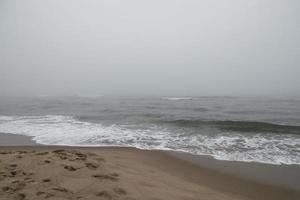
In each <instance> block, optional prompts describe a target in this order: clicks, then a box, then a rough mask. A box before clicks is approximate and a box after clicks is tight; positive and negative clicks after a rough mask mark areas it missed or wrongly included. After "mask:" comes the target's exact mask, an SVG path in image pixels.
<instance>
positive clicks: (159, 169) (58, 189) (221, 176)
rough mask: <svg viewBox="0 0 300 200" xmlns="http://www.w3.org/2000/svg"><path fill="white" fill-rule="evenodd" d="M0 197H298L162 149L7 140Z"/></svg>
mask: <svg viewBox="0 0 300 200" xmlns="http://www.w3.org/2000/svg"><path fill="white" fill-rule="evenodd" d="M20 137H23V136H20ZM0 140H1V136H0ZM202 162H204V161H202ZM220 162H222V161H220ZM214 164H215V163H214ZM0 199H1V200H2V199H3V200H4V199H16V200H22V199H127V200H135V199H149V200H165V199H170V200H171V199H172V200H173V199H174V200H176V199H183V200H193V199H195V200H199V199H207V200H209V199H213V200H215V199H222V200H227V199H228V200H229V199H267V200H268V199H270V200H271V199H272V200H276V199H300V191H296V190H290V189H285V188H282V187H277V186H270V185H266V184H262V183H257V182H255V181H249V180H246V179H244V178H241V177H240V176H235V175H232V174H230V173H225V172H224V171H222V170H218V169H215V168H212V167H210V166H201V165H200V166H199V165H198V164H196V163H194V162H191V161H190V160H186V159H182V158H178V156H174V155H170V153H168V152H163V151H147V150H138V149H135V148H120V147H95V148H94V147H93V148H81V147H62V146H11V147H7V146H6V147H0Z"/></svg>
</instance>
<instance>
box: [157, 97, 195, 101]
mask: <svg viewBox="0 0 300 200" xmlns="http://www.w3.org/2000/svg"><path fill="white" fill-rule="evenodd" d="M162 99H164V100H169V101H180V100H192V99H193V98H192V97H164V98H162Z"/></svg>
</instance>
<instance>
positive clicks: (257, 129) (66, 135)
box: [0, 115, 300, 165]
mask: <svg viewBox="0 0 300 200" xmlns="http://www.w3.org/2000/svg"><path fill="white" fill-rule="evenodd" d="M165 123H171V124H175V125H176V126H183V127H185V126H189V127H190V126H191V127H193V126H194V127H195V126H206V127H209V128H211V127H217V128H219V129H220V130H221V131H220V132H218V133H217V134H209V131H208V132H207V133H205V134H203V133H201V132H199V133H198V134H188V133H187V132H184V131H172V129H169V128H167V127H164V126H162V125H161V124H160V123H158V124H149V125H148V126H147V127H145V128H131V127H130V126H129V125H122V124H118V125H116V124H114V125H109V126H104V125H102V124H99V123H92V122H88V121H80V120H78V119H77V118H75V117H73V116H63V115H44V116H0V132H3V133H12V134H21V135H26V136H31V137H33V140H35V141H36V142H37V143H40V144H47V145H74V146H76V145H79V146H132V147H137V148H141V149H161V150H174V151H183V152H188V153H192V154H196V155H210V156H213V157H215V158H216V159H220V160H232V161H245V162H262V163H270V164H297V165H300V137H299V127H298V126H285V125H276V124H269V123H264V122H243V121H199V120H198V121H190V120H176V121H169V122H165ZM179 130H180V129H179ZM208 130H209V129H208ZM245 132H251V134H248V133H245ZM274 133H275V134H274Z"/></svg>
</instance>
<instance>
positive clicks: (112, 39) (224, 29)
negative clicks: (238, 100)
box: [0, 0, 300, 96]
mask: <svg viewBox="0 0 300 200" xmlns="http://www.w3.org/2000/svg"><path fill="white" fill-rule="evenodd" d="M74 94H77V95H96V94H103V95H109V94H117V95H123V94H125V95H129V94H148V95H151V94H156V95H157V94H158V95H185V96H186V95H232V94H233V95H238V94H243V95H244V94H249V95H251V94H254V95H257V94H267V95H269V94H270V95H271V94H281V95H287V94H288V95H299V94H300V1H299V0H251V1H250V0H48V1H46V0H26V1H25V0H19V1H17V0H0V95H74Z"/></svg>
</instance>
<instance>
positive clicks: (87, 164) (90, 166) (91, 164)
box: [85, 163, 99, 170]
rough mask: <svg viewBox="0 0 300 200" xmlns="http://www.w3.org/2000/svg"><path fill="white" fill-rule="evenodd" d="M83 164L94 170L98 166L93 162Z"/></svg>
mask: <svg viewBox="0 0 300 200" xmlns="http://www.w3.org/2000/svg"><path fill="white" fill-rule="evenodd" d="M85 166H86V167H87V168H89V169H92V170H95V169H97V168H98V167H99V165H97V164H94V163H85Z"/></svg>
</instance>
